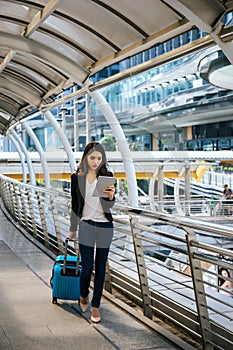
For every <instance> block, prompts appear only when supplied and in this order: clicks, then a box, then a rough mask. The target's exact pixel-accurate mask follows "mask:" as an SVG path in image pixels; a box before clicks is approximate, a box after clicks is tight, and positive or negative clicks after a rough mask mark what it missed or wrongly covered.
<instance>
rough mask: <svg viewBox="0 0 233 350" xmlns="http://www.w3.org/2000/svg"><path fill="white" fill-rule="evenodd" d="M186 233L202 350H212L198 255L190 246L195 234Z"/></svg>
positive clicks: (187, 231)
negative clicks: (196, 255) (196, 256)
mask: <svg viewBox="0 0 233 350" xmlns="http://www.w3.org/2000/svg"><path fill="white" fill-rule="evenodd" d="M184 229H185V231H186V242H187V247H188V253H189V260H190V269H191V274H192V281H193V289H194V293H195V298H196V306H197V312H198V317H199V322H200V331H201V336H202V343H203V350H213V349H214V348H213V345H212V343H211V326H210V322H209V315H208V309H207V302H206V297H205V287H204V282H203V276H202V271H201V263H200V260H199V259H197V258H195V253H198V249H197V247H195V246H193V245H192V241H196V234H195V232H194V231H193V230H191V229H188V228H184Z"/></svg>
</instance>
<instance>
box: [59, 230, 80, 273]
mask: <svg viewBox="0 0 233 350" xmlns="http://www.w3.org/2000/svg"><path fill="white" fill-rule="evenodd" d="M69 241H71V242H77V241H78V240H77V238H72V239H69V238H68V237H67V238H66V239H65V252H64V265H63V274H64V275H65V274H66V266H67V259H66V258H67V250H68V243H69ZM79 263H80V257H79V251H78V253H77V263H76V271H75V273H76V275H78V274H79Z"/></svg>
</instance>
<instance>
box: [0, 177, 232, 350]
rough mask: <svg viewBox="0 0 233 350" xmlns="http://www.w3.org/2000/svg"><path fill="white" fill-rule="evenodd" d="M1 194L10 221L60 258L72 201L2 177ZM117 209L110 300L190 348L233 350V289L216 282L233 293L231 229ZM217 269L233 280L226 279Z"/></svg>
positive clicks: (108, 288) (140, 210)
mask: <svg viewBox="0 0 233 350" xmlns="http://www.w3.org/2000/svg"><path fill="white" fill-rule="evenodd" d="M0 190H1V198H2V202H3V204H4V207H5V210H7V211H8V213H9V214H10V215H11V216H12V218H13V219H14V220H15V221H17V222H18V224H19V225H20V226H21V227H22V228H23V229H24V230H26V231H27V232H28V234H29V235H31V236H32V237H33V239H34V240H37V241H39V242H40V243H41V244H43V245H44V246H45V247H46V248H48V249H50V250H52V251H53V252H55V254H62V253H63V251H64V241H65V238H66V236H67V234H68V230H69V216H70V195H69V194H66V193H63V192H58V191H52V190H46V189H44V188H41V187H35V186H31V185H26V184H23V183H20V182H18V181H15V180H12V179H10V178H7V177H5V176H0ZM113 210H114V212H113V214H114V228H115V229H114V238H113V242H112V245H111V250H110V255H109V266H108V271H107V276H106V285H105V290H106V293H108V294H109V293H112V295H114V299H121V300H122V298H123V299H124V298H125V299H127V301H130V303H131V306H132V308H133V309H134V312H135V309H137V308H139V311H138V312H137V314H138V315H139V318H140V317H141V318H145V319H148V320H150V322H152V323H153V322H154V324H156V323H157V321H158V320H160V322H163V325H164V327H166V324H167V325H169V329H171V326H173V327H174V329H176V330H177V329H178V330H179V331H180V332H181V333H183V334H186V335H188V339H186V341H187V342H189V339H191V340H192V342H194V343H195V348H196V349H198V348H200V349H201V348H202V349H208V350H210V349H230V348H231V345H232V343H233V288H232V289H231V288H229V289H228V288H225V287H221V286H220V285H219V283H218V282H219V281H220V278H223V280H226V281H228V283H229V284H230V283H232V286H233V279H232V272H233V251H232V248H233V229H232V228H231V227H228V226H223V225H221V226H220V225H218V224H216V223H210V222H206V221H204V220H198V219H193V218H190V217H187V216H183V217H182V216H177V215H173V214H167V213H165V212H162V213H161V212H152V211H150V210H145V209H143V208H133V207H129V206H124V205H122V204H119V203H116V204H115V206H114V209H113ZM70 252H71V253H73V252H74V250H73V248H72V247H70ZM220 268H225V269H227V270H228V271H230V274H231V276H230V277H222V276H221V275H220V274H219V271H220ZM140 310H142V311H143V315H142V313H141V311H140ZM150 325H151V323H150ZM189 344H191V343H189ZM187 349H188V346H187Z"/></svg>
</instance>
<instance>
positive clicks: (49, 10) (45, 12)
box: [23, 0, 64, 38]
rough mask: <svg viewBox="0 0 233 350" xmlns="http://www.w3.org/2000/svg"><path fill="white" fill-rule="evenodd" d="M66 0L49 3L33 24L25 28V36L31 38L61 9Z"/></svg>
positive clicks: (37, 15)
mask: <svg viewBox="0 0 233 350" xmlns="http://www.w3.org/2000/svg"><path fill="white" fill-rule="evenodd" d="M63 1H64V0H50V1H49V3H48V4H47V5H46V6H45V7H44V8H43V10H41V11H39V12H38V13H37V14H36V15H35V17H34V18H33V20H32V21H31V23H29V24H28V26H27V27H26V28H25V31H24V33H23V35H24V36H25V37H27V38H29V37H30V36H31V35H32V33H34V32H35V31H36V30H37V28H38V27H40V25H41V24H42V23H43V22H45V21H46V19H47V18H48V17H49V16H50V15H51V14H52V13H53V12H54V11H55V10H56V9H57V8H58V7H59V5H60V4H61V3H62V2H63Z"/></svg>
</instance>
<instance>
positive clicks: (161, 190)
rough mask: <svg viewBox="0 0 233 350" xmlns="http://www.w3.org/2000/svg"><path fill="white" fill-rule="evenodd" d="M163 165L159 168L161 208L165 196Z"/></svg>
mask: <svg viewBox="0 0 233 350" xmlns="http://www.w3.org/2000/svg"><path fill="white" fill-rule="evenodd" d="M163 177H164V174H163V165H159V168H158V187H157V188H158V190H157V191H158V205H159V210H160V211H162V210H163V197H164V187H163Z"/></svg>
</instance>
